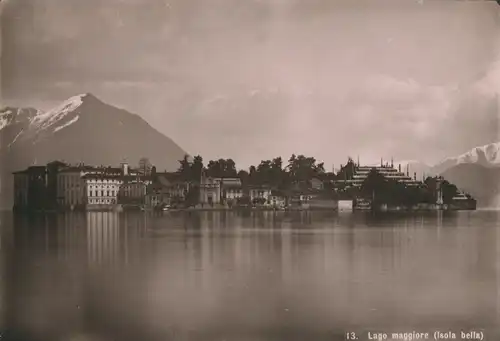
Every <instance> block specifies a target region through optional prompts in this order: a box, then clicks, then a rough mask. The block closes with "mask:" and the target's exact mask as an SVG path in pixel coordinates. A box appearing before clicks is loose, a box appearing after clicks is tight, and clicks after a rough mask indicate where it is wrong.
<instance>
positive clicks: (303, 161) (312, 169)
mask: <svg viewBox="0 0 500 341" xmlns="http://www.w3.org/2000/svg"><path fill="white" fill-rule="evenodd" d="M179 163H180V166H179V169H178V171H177V172H178V173H179V174H180V176H181V177H182V179H183V180H184V181H190V182H198V181H199V180H200V178H201V175H202V173H204V174H205V175H206V176H210V177H215V178H228V177H238V178H240V179H241V181H242V183H243V184H245V185H268V186H273V187H277V188H287V187H289V186H290V185H292V184H307V182H308V181H310V180H311V179H312V178H314V177H317V178H320V179H325V178H326V177H328V176H331V174H328V173H326V172H325V168H324V164H323V163H317V161H316V159H315V158H314V157H306V156H304V155H298V156H297V155H295V154H293V155H292V156H291V157H290V159H289V160H288V164H286V165H285V164H284V162H283V159H282V158H281V157H276V158H273V159H272V160H263V161H261V162H260V163H259V164H258V165H257V166H250V167H249V169H248V171H247V170H240V171H237V168H236V163H235V162H234V160H232V159H218V160H211V161H209V162H208V164H207V165H206V166H204V164H203V158H202V157H201V156H199V155H198V156H195V157H194V158H193V160H192V161H190V160H189V156H187V155H186V156H185V157H184V158H183V159H182V160H180V161H179Z"/></svg>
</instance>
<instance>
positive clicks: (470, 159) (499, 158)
mask: <svg viewBox="0 0 500 341" xmlns="http://www.w3.org/2000/svg"><path fill="white" fill-rule="evenodd" d="M459 164H477V165H481V166H483V167H487V168H494V167H500V142H496V143H491V144H487V145H484V146H481V147H475V148H473V149H471V150H469V151H468V152H466V153H464V154H461V155H458V156H455V157H448V158H446V159H444V160H443V161H441V162H440V163H438V164H437V165H435V166H434V167H432V172H433V173H434V174H441V173H443V172H445V171H446V170H447V169H450V168H451V167H453V166H456V165H459Z"/></svg>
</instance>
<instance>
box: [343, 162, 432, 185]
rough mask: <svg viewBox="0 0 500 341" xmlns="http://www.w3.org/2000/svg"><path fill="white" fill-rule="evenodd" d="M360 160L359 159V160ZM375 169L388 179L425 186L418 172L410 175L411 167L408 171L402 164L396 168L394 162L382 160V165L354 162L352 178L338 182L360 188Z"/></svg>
mask: <svg viewBox="0 0 500 341" xmlns="http://www.w3.org/2000/svg"><path fill="white" fill-rule="evenodd" d="M358 162H359V161H358ZM372 169H375V170H376V171H377V172H379V173H380V174H382V175H383V176H384V177H385V178H386V179H389V180H394V181H397V182H400V183H404V184H405V185H407V186H409V187H420V186H423V185H424V184H423V182H422V181H419V180H417V175H416V173H414V174H413V178H412V177H411V176H410V169H409V167H408V166H407V167H406V173H405V172H403V171H402V170H401V165H399V166H398V168H397V169H396V168H395V167H394V164H393V162H392V161H391V163H390V164H389V163H385V164H384V163H383V161H382V160H381V162H380V165H377V166H361V165H360V164H359V163H358V164H354V167H353V175H352V178H350V179H342V180H337V181H336V183H337V184H339V183H342V184H345V185H347V186H352V187H355V188H360V187H361V186H362V185H363V182H364V181H365V179H366V178H367V177H368V174H370V171H371V170H372Z"/></svg>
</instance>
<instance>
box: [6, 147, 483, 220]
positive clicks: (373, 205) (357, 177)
mask: <svg viewBox="0 0 500 341" xmlns="http://www.w3.org/2000/svg"><path fill="white" fill-rule="evenodd" d="M179 163H180V166H179V169H178V170H177V171H175V172H167V171H162V172H160V171H158V170H157V169H156V167H154V166H153V165H152V164H151V163H150V162H149V161H148V159H147V158H143V159H141V160H140V162H139V164H138V166H137V167H131V166H130V165H129V164H128V163H127V162H123V163H122V164H121V165H120V167H111V166H103V165H99V166H97V165H86V164H83V163H82V164H77V165H74V164H73V165H71V164H68V163H65V162H62V161H53V162H50V163H48V164H47V165H42V166H38V165H33V166H30V167H28V168H27V169H25V170H20V171H17V172H14V173H13V178H14V180H13V181H14V205H13V210H14V211H15V212H26V211H30V212H32V211H59V210H126V209H141V210H158V211H164V210H175V209H178V210H179V209H180V210H184V209H198V210H216V209H220V210H227V209H272V210H286V209H288V210H314V209H327V210H339V211H346V210H347V211H351V210H375V211H392V210H474V209H476V200H475V199H474V198H472V197H471V196H470V195H469V194H467V193H463V192H462V191H460V190H459V189H458V188H457V187H456V186H455V185H453V184H451V183H449V182H448V181H446V180H444V179H443V178H441V177H438V176H433V177H431V176H428V177H425V176H423V177H422V180H417V177H416V173H414V174H413V177H411V176H410V170H409V169H408V168H407V169H406V171H402V170H401V166H398V167H397V168H396V167H395V165H394V164H393V162H392V161H391V163H390V164H389V163H388V162H386V163H384V162H383V160H381V162H380V164H379V165H375V166H367V165H365V166H363V165H361V164H360V163H359V160H358V161H357V162H354V161H353V160H352V159H351V158H349V159H348V162H347V163H346V164H345V165H341V166H340V169H338V170H337V171H334V170H332V171H331V172H327V171H325V169H324V165H323V164H322V163H317V162H316V160H315V159H314V158H312V157H306V156H304V155H298V156H296V155H292V156H291V158H290V159H289V160H288V165H286V166H285V165H284V164H283V160H282V159H281V157H278V158H275V159H272V160H266V161H262V162H261V163H260V164H259V165H258V166H251V167H250V168H249V171H245V170H240V171H237V170H236V165H235V163H234V161H233V160H231V159H219V160H213V161H210V162H209V163H208V164H207V165H206V166H205V165H204V164H203V159H202V158H201V157H200V156H196V157H194V158H190V157H188V156H187V155H186V156H185V157H184V159H183V160H180V161H179Z"/></svg>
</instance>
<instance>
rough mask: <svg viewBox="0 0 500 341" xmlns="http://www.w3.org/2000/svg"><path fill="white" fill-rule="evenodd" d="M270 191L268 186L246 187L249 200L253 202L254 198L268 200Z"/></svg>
mask: <svg viewBox="0 0 500 341" xmlns="http://www.w3.org/2000/svg"><path fill="white" fill-rule="evenodd" d="M271 193H272V191H271V188H270V187H268V186H251V187H249V189H248V196H249V197H250V202H253V201H254V200H255V199H263V200H265V201H268V200H269V197H270V196H271Z"/></svg>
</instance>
